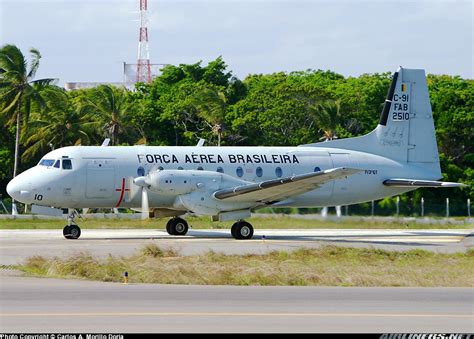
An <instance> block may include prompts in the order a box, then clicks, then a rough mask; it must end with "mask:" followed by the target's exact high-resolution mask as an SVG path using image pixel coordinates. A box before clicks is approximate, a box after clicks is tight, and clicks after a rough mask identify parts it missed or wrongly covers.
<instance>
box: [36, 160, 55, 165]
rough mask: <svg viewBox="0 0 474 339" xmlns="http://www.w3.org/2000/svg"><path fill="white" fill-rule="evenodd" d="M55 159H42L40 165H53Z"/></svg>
mask: <svg viewBox="0 0 474 339" xmlns="http://www.w3.org/2000/svg"><path fill="white" fill-rule="evenodd" d="M53 164H54V159H41V161H40V162H39V164H38V165H40V166H48V167H49V166H53Z"/></svg>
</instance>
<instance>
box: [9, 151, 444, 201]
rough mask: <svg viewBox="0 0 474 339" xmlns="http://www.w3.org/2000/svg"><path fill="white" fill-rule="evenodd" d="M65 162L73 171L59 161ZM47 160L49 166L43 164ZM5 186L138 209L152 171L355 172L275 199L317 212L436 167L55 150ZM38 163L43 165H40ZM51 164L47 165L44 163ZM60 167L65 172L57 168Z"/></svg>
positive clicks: (21, 192)
mask: <svg viewBox="0 0 474 339" xmlns="http://www.w3.org/2000/svg"><path fill="white" fill-rule="evenodd" d="M64 159H69V160H70V162H68V163H70V164H71V165H72V166H71V167H72V168H68V166H64V165H63V164H62V162H61V163H59V164H56V167H55V166H54V164H55V162H56V161H57V160H61V161H64ZM43 160H51V161H49V162H48V161H46V162H45V161H43ZM42 162H43V164H44V165H40V164H39V165H37V166H35V167H33V168H31V169H29V170H27V171H25V172H23V173H22V174H20V175H19V176H17V177H16V178H14V179H13V180H12V181H11V182H10V184H9V185H8V191H9V192H12V193H13V197H14V198H15V199H17V200H19V201H21V202H23V203H26V204H37V205H44V206H53V207H61V208H91V207H93V208H95V207H97V208H98V207H103V208H113V207H124V208H140V206H141V194H140V188H139V187H137V186H136V185H134V184H133V178H136V177H139V176H143V175H146V174H148V173H149V172H150V171H155V170H159V169H164V170H181V169H183V170H204V171H210V172H216V171H222V172H223V173H225V174H227V175H229V176H232V177H235V179H238V180H240V181H243V182H260V181H264V180H270V179H276V178H278V177H288V176H292V175H297V174H303V173H308V172H313V171H319V170H326V169H330V168H337V167H350V168H357V169H361V170H362V171H361V172H360V173H358V174H354V175H351V176H348V177H346V178H343V179H339V180H334V181H331V182H328V183H326V184H324V185H322V186H321V187H319V188H317V189H315V190H313V191H310V192H307V193H304V194H301V195H297V196H294V197H292V198H290V199H287V200H284V201H280V202H278V203H277V204H275V205H274V206H279V207H287V206H292V207H317V206H335V205H346V204H354V203H360V202H364V201H370V200H375V199H380V198H383V197H387V196H393V195H397V194H400V193H404V192H407V191H410V190H412V189H413V188H407V187H388V186H385V185H383V181H384V180H386V179H387V178H404V177H409V178H415V179H416V178H420V179H421V178H423V179H433V180H437V179H439V175H437V170H436V166H435V165H434V164H433V168H432V169H431V168H430V167H431V165H430V164H426V166H425V165H423V166H421V165H420V164H414V163H413V164H412V163H407V162H397V161H394V160H391V159H388V158H385V157H382V156H379V155H374V154H369V153H363V152H358V151H351V150H344V149H335V148H324V147H183V146H180V147H168V146H163V147H162V146H130V147H123V146H118V147H95V146H73V147H65V148H60V149H57V150H54V151H52V152H50V153H48V154H47V155H45V156H44V157H43V159H42ZM40 163H41V162H40ZM48 165H49V166H48ZM63 167H66V168H63ZM176 198H177V194H170V193H169V192H168V193H167V194H160V193H159V192H150V194H149V206H150V208H171V209H173V208H174V209H176Z"/></svg>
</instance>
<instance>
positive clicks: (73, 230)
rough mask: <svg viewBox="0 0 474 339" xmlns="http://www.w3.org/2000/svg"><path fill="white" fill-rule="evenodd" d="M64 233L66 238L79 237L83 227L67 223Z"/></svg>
mask: <svg viewBox="0 0 474 339" xmlns="http://www.w3.org/2000/svg"><path fill="white" fill-rule="evenodd" d="M63 235H64V237H65V238H66V239H79V237H80V236H81V229H80V227H79V226H77V225H66V226H65V227H64V228H63Z"/></svg>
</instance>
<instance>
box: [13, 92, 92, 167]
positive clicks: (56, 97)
mask: <svg viewBox="0 0 474 339" xmlns="http://www.w3.org/2000/svg"><path fill="white" fill-rule="evenodd" d="M43 98H44V99H45V101H46V106H47V109H45V110H42V111H41V112H38V113H32V119H31V121H30V126H29V129H28V131H27V133H26V134H24V135H23V136H24V137H23V138H22V143H23V144H24V146H25V149H26V150H25V152H24V153H23V155H22V160H23V161H29V160H31V159H34V158H35V157H36V156H37V155H38V154H40V155H41V154H43V153H44V152H46V151H47V150H48V149H49V148H50V147H54V148H60V147H64V146H70V145H84V144H85V145H87V144H88V143H89V134H90V133H91V131H87V125H88V124H89V125H90V124H91V123H90V122H89V123H88V122H86V121H84V118H85V115H84V114H83V112H81V110H80V108H79V107H78V106H77V105H76V106H75V105H73V104H72V102H71V100H70V99H69V97H68V93H67V92H65V91H64V90H63V89H60V88H58V87H50V88H48V89H46V90H44V91H43ZM33 118H34V119H33Z"/></svg>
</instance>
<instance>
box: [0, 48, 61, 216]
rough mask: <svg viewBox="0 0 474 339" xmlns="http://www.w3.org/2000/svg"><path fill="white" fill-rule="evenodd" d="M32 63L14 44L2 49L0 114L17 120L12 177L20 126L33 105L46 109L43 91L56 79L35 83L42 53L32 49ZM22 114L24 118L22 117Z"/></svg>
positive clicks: (26, 121) (9, 120)
mask: <svg viewBox="0 0 474 339" xmlns="http://www.w3.org/2000/svg"><path fill="white" fill-rule="evenodd" d="M30 55H31V61H30V64H29V66H30V67H29V69H28V64H27V61H26V59H25V57H24V55H23V53H21V51H20V49H19V48H18V47H16V46H15V45H4V46H3V47H2V48H0V105H1V107H0V115H4V116H7V120H8V123H7V124H10V125H11V124H13V123H14V122H15V120H16V135H15V159H14V162H13V177H16V175H17V172H18V164H19V154H20V136H21V127H22V126H21V124H22V122H23V124H24V125H25V126H26V124H27V123H28V115H29V112H30V108H31V104H32V103H35V102H36V103H37V104H39V106H40V107H43V106H44V100H43V99H42V98H41V95H40V92H41V90H42V89H43V88H44V87H45V86H48V85H50V84H52V83H53V82H54V81H55V79H39V80H33V79H34V77H35V75H36V71H37V70H38V67H39V61H40V59H41V54H40V52H39V51H38V50H37V49H35V48H31V49H30ZM22 113H23V115H22ZM16 213H17V212H16V203H15V200H13V201H12V214H16Z"/></svg>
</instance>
